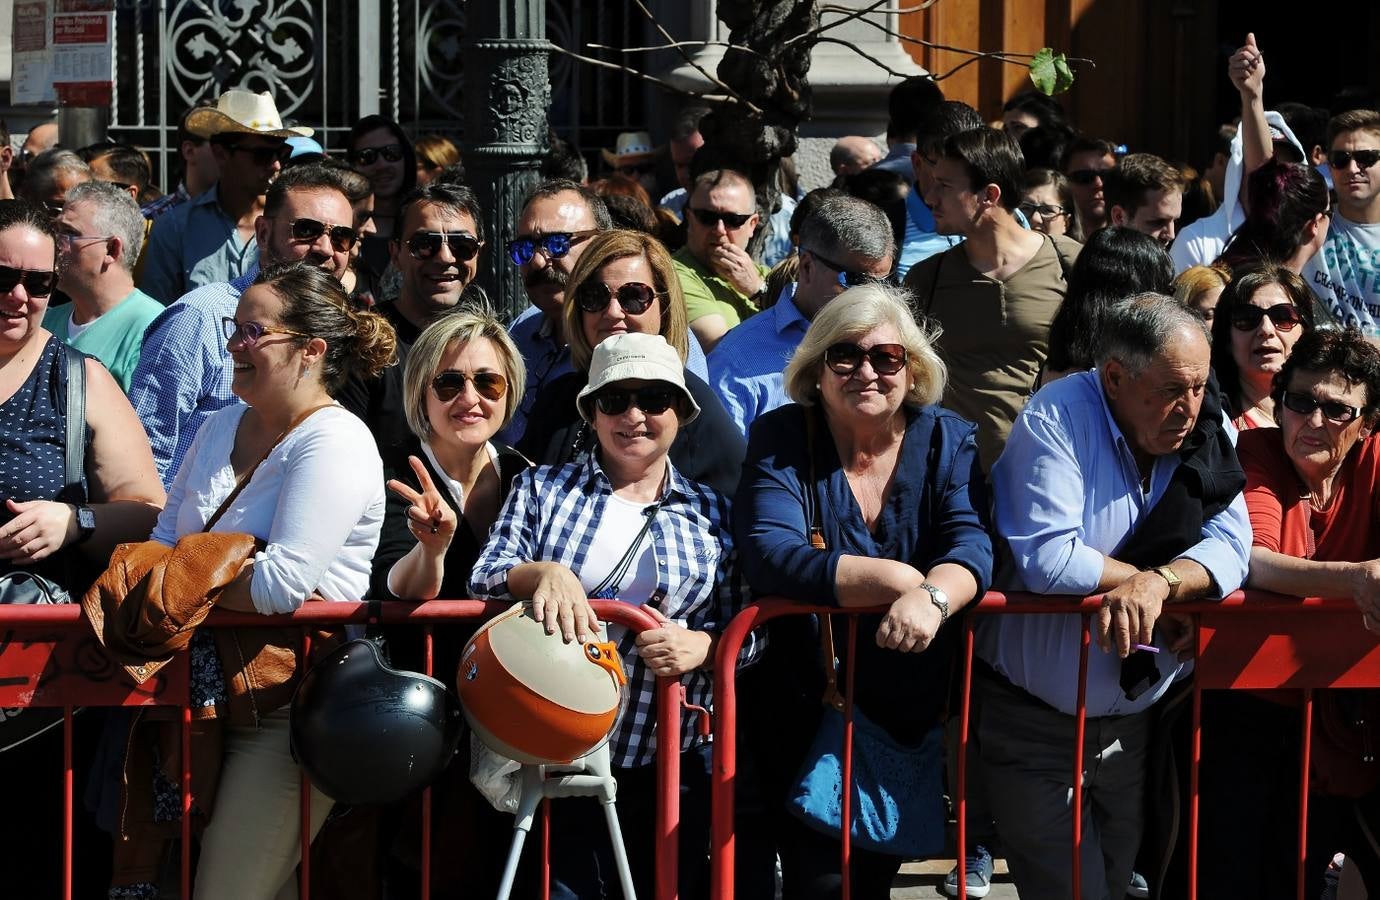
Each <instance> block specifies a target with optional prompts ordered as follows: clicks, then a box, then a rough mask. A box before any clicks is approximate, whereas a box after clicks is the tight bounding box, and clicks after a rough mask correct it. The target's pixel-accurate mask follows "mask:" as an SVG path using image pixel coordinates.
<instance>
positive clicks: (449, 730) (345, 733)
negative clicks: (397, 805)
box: [291, 639, 463, 805]
mask: <svg viewBox="0 0 1380 900" xmlns="http://www.w3.org/2000/svg"><path fill="white" fill-rule="evenodd" d="M381 643H382V642H381V641H378V640H362V639H361V640H353V641H348V642H346V643H345V644H343V645H342V646H340V647H338V648H337V649H335V650H334V651H332V652H331V653H330V654H329V655H327V656H325V657H324V658H322V659H321V660H320V661H319V662H317V663H316V665H314V666H312V668H311V670H310V671H309V672H307V674H306V675H305V676H304V677H303V678H302V682H301V684H299V685H298V686H297V693H296V694H294V695H293V698H292V717H291V731H292V756H293V758H294V759H296V760H297V761H298V763H300V764H301V766H302V768H304V769H306V771H307V775H309V776H310V777H311V780H312V784H313V785H315V786H316V788H317V789H318V790H320V791H321V792H322V793H323V794H325V795H326V796H328V797H330V798H331V799H333V800H335V801H337V802H339V803H348V804H352V805H359V804H368V803H394V802H396V801H398V800H401V799H402V798H404V797H406V796H407V795H408V794H411V793H412V792H413V791H415V790H417V789H419V788H422V787H425V786H426V785H428V784H430V783H431V782H432V781H435V780H436V778H437V777H438V776H440V774H441V773H442V772H443V771H445V768H446V766H447V765H449V764H450V760H451V757H452V756H454V755H455V747H456V745H457V744H458V743H459V741H460V733H461V729H462V722H463V720H462V718H461V715H460V701H459V700H457V699H456V698H455V695H454V694H453V693H451V692H450V691H449V690H447V689H446V686H445V685H444V684H442V683H441V682H439V681H437V680H436V679H435V678H429V677H427V676H426V675H421V674H418V673H416V672H400V671H398V670H397V669H394V668H392V667H391V666H390V665H389V664H388V660H387V658H386V656H385V653H384V650H383V648H382V646H381Z"/></svg>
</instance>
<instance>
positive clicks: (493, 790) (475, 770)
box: [470, 731, 522, 815]
mask: <svg viewBox="0 0 1380 900" xmlns="http://www.w3.org/2000/svg"><path fill="white" fill-rule="evenodd" d="M470 781H471V782H473V783H474V786H475V787H477V788H479V793H481V794H483V795H484V798H485V799H486V800H488V801H489V804H490V805H491V806H493V808H494V809H496V810H498V811H499V812H501V813H508V814H509V815H516V813H517V811H518V801H520V800H521V799H522V766H521V765H519V764H518V763H517V762H515V761H514V760H511V759H509V758H508V757H506V756H501V755H499V754H498V753H495V752H494V751H493V750H490V749H489V746H488V745H487V744H485V743H484V742H483V741H481V740H480V739H479V738H478V736H477V735H475V733H474V732H473V731H471V732H470Z"/></svg>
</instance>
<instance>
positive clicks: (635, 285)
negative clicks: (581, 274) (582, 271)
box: [575, 281, 657, 316]
mask: <svg viewBox="0 0 1380 900" xmlns="http://www.w3.org/2000/svg"><path fill="white" fill-rule="evenodd" d="M615 297H617V298H618V305H619V306H621V307H622V308H623V312H625V313H627V314H628V315H630V316H636V315H640V314H642V313H644V312H646V311H647V308H648V307H649V306H651V305H652V301H654V300H655V299H656V298H657V291H656V288H654V287H652V286H651V285H650V284H643V283H642V282H640V281H629V282H628V283H627V284H624V285H620V286H619V288H618V290H617V291H614V290H612V289H611V288H610V287H609V286H608V285H607V284H604V283H603V282H602V281H586V282H585V283H584V284H582V285H580V289H579V290H578V291H576V292H575V303H576V305H577V306H579V307H580V309H582V310H584V311H585V312H587V313H601V312H603V311H604V310H606V309H608V307H609V301H611V300H613V299H614V298H615Z"/></svg>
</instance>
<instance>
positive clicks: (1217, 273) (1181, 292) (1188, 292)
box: [1174, 263, 1231, 309]
mask: <svg viewBox="0 0 1380 900" xmlns="http://www.w3.org/2000/svg"><path fill="white" fill-rule="evenodd" d="M1229 284H1231V270H1230V269H1228V268H1227V267H1226V266H1223V265H1219V264H1215V263H1214V264H1213V265H1210V266H1189V267H1188V268H1187V269H1184V270H1183V271H1182V272H1180V273H1179V274H1178V275H1177V276H1176V277H1175V278H1174V299H1175V300H1177V301H1179V303H1181V304H1182V305H1184V306H1187V307H1189V308H1190V309H1192V308H1194V307H1195V306H1196V305H1197V302H1198V298H1199V297H1201V296H1202V295H1203V294H1206V293H1207V292H1208V291H1210V290H1213V289H1214V288H1217V289H1219V290H1225V289H1226V287H1227V285H1229Z"/></svg>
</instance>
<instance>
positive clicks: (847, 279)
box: [803, 250, 886, 288]
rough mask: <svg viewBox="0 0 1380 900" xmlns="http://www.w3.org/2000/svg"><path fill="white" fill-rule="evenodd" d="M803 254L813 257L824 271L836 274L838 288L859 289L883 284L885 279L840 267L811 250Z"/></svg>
mask: <svg viewBox="0 0 1380 900" xmlns="http://www.w3.org/2000/svg"><path fill="white" fill-rule="evenodd" d="M803 252H805V253H808V254H810V255H811V256H813V257H814V258H815V260H816V261H817V262H819V264H820V265H822V266H824V267H825V268H826V269H832V270H833V271H835V272H837V273H838V278H837V279H836V280H837V281H838V283H839V287H846V288H850V287H861V286H862V285H864V284H883V283H884V282H885V281H886V279H885V278H878V277H877V276H876V275H872V274H869V273H867V272H857V271H854V270H852V269H849V268H848V267H846V266H841V265H839V264H838V263H836V262H832V261H831V260H827V259H825V258H824V257H822V256H820V255H819V254H818V253H816V252H815V251H813V250H805V251H803Z"/></svg>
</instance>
